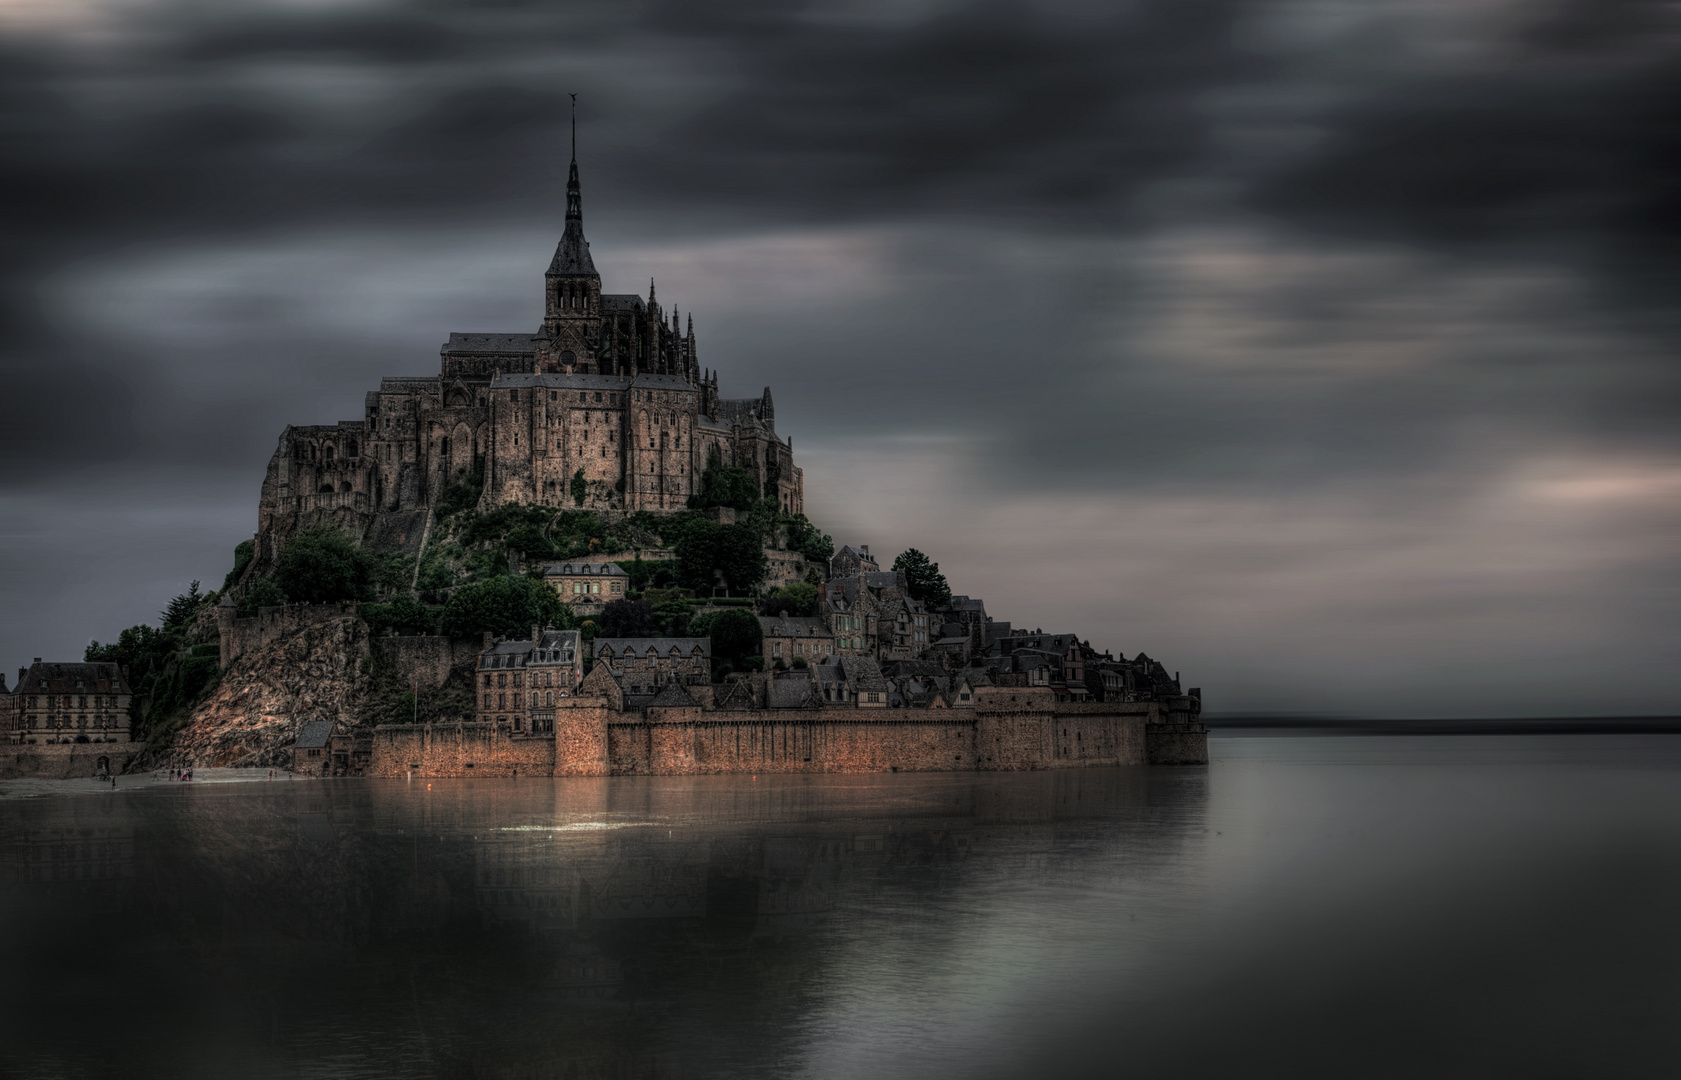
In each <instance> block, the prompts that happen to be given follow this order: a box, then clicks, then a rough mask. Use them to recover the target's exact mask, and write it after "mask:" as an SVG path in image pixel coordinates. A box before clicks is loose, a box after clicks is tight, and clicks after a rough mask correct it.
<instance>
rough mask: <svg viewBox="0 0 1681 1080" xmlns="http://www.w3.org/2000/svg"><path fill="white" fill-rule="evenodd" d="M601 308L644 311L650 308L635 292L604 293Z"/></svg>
mask: <svg viewBox="0 0 1681 1080" xmlns="http://www.w3.org/2000/svg"><path fill="white" fill-rule="evenodd" d="M601 310H602V311H612V312H619V311H635V312H644V311H647V310H648V305H647V303H646V302H645V301H644V300H643V299H642V298H641V297H640V296H638V295H636V294H635V293H602V294H601Z"/></svg>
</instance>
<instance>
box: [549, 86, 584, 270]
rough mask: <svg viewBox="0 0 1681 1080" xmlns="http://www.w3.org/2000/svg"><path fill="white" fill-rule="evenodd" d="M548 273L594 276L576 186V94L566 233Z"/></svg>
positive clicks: (573, 107) (577, 187)
mask: <svg viewBox="0 0 1681 1080" xmlns="http://www.w3.org/2000/svg"><path fill="white" fill-rule="evenodd" d="M549 273H550V274H589V275H591V276H594V275H595V260H593V259H591V258H590V246H589V242H588V241H586V240H585V239H584V203H583V195H582V193H581V191H580V189H579V186H578V95H577V94H573V95H572V165H571V167H570V168H569V169H568V170H567V173H566V232H565V233H563V234H562V235H561V238H560V246H559V247H557V248H555V253H554V261H553V262H551V263H550V264H549Z"/></svg>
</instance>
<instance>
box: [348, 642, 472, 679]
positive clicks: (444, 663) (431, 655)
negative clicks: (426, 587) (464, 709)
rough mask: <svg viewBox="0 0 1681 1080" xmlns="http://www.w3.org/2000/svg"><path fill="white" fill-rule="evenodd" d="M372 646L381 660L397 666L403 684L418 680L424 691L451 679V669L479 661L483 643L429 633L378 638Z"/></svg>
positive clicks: (392, 666)
mask: <svg viewBox="0 0 1681 1080" xmlns="http://www.w3.org/2000/svg"><path fill="white" fill-rule="evenodd" d="M373 648H374V655H376V656H377V657H378V658H379V661H380V663H382V664H384V665H386V666H387V667H390V668H394V669H395V670H396V672H397V674H398V675H399V676H400V677H401V679H402V681H403V682H404V683H415V682H418V683H419V684H420V686H421V689H423V690H436V689H438V688H439V687H441V686H443V685H444V683H445V682H447V681H448V680H449V673H450V669H451V668H454V667H458V666H468V667H471V666H473V665H474V664H476V663H477V661H478V656H479V652H480V650H482V649H483V648H484V646H483V645H482V644H481V643H479V642H477V641H468V640H461V641H457V640H455V639H453V638H447V637H430V636H428V637H382V638H375V639H374V640H373Z"/></svg>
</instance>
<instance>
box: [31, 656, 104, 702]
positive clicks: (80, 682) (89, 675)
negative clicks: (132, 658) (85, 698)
mask: <svg viewBox="0 0 1681 1080" xmlns="http://www.w3.org/2000/svg"><path fill="white" fill-rule="evenodd" d="M101 682H104V683H105V684H107V687H108V689H105V690H102V691H99V692H100V693H106V694H127V693H130V690H129V688H128V684H127V682H126V680H124V679H123V676H122V668H121V667H120V666H119V665H118V664H116V663H112V662H108V661H102V660H96V661H75V662H70V663H54V662H53V661H50V660H49V661H47V662H46V663H42V662H40V661H37V662H35V663H34V664H31V665H30V666H29V673H28V674H27V675H25V676H24V677H23V678H22V679H21V680H20V681H19V682H18V685H17V692H18V693H22V692H23V691H24V690H25V689H29V690H45V691H47V692H49V693H65V692H67V691H76V690H80V691H84V692H92V691H94V689H95V687H96V686H97V685H98V684H99V683H101ZM43 684H44V685H43Z"/></svg>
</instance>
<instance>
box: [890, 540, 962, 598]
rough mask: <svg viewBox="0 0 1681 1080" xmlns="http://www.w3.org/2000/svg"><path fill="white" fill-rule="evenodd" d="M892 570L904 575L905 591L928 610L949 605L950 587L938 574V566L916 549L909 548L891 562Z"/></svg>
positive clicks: (942, 575)
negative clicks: (925, 605) (927, 607)
mask: <svg viewBox="0 0 1681 1080" xmlns="http://www.w3.org/2000/svg"><path fill="white" fill-rule="evenodd" d="M893 569H895V570H899V571H902V572H903V573H904V575H905V588H906V591H907V592H909V593H910V594H911V596H913V597H914V598H916V599H918V600H920V601H922V602H923V603H924V604H927V605H928V606H929V607H930V608H936V609H937V608H943V607H945V606H946V605H947V604H949V603H951V586H950V585H947V584H946V578H945V575H944V574H942V573H940V564H939V563H937V562H933V561H931V560H930V559H929V558H928V556H926V555H924V554H923V553H922V552H920V551H918V550H917V549H916V548H909V549H907V550H905V551H903V552H901V553H900V554H899V557H898V558H897V559H894V560H893Z"/></svg>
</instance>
